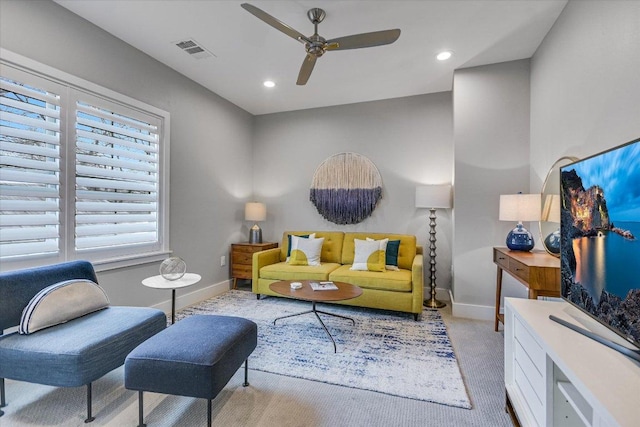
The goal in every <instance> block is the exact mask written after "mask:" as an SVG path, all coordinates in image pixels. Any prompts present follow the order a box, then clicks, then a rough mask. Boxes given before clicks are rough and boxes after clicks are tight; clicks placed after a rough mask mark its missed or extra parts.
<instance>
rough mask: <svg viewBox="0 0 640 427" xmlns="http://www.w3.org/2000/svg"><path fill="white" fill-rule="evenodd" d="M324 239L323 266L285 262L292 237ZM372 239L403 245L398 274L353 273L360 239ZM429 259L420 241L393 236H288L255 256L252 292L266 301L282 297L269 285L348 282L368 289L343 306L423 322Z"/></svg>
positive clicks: (338, 233) (324, 233) (329, 233)
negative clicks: (394, 313)
mask: <svg viewBox="0 0 640 427" xmlns="http://www.w3.org/2000/svg"><path fill="white" fill-rule="evenodd" d="M311 233H315V234H316V237H317V238H320V237H324V242H323V245H322V253H321V255H320V262H321V265H319V266H306V265H305V266H301V265H291V264H288V263H286V262H285V260H286V257H287V250H288V246H289V238H288V235H289V234H292V235H309V234H311ZM367 237H369V238H372V239H375V240H379V239H385V238H389V240H400V246H399V250H398V268H399V270H398V271H391V270H386V271H384V272H374V271H353V270H350V267H351V264H353V259H354V254H355V243H354V239H360V240H365V239H366V238H367ZM422 271H423V254H422V246H420V245H417V244H416V237H415V236H412V235H409V234H387V233H348V232H347V233H344V232H341V231H285V232H284V233H283V235H282V243H281V244H280V247H279V248H275V249H268V250H265V251H261V252H256V253H254V254H253V283H252V290H253V292H254V293H255V294H257V296H258V298H260V295H274V296H282V295H279V294H276V293H275V292H273V291H272V290H271V289H269V285H270V284H271V283H273V282H277V281H279V280H318V281H320V280H331V281H336V282H346V283H351V284H353V285H357V286H359V287H360V288H362V295H360V296H359V297H357V298H354V299H350V300H345V301H340V302H337V304H345V305H354V306H359V307H369V308H379V309H385V310H393V311H401V312H405V313H411V314H413V315H414V318H415V319H416V320H418V316H419V315H420V313H422V302H423V292H424V291H423V281H424V278H423V272H422Z"/></svg>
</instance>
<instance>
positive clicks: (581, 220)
mask: <svg viewBox="0 0 640 427" xmlns="http://www.w3.org/2000/svg"><path fill="white" fill-rule="evenodd" d="M560 196H561V207H560V262H561V293H562V297H563V298H564V299H565V300H566V301H568V302H569V303H571V304H572V305H573V306H574V307H577V308H579V309H580V310H581V311H582V312H585V313H588V314H589V316H581V317H582V318H583V319H586V321H584V320H583V321H582V322H581V323H582V324H583V326H586V329H584V328H581V327H579V326H577V325H575V324H572V323H569V322H566V321H564V320H562V319H559V318H557V317H555V316H554V317H553V320H555V321H558V322H559V323H562V324H563V325H565V326H567V327H570V328H571V329H573V330H575V331H577V332H580V333H583V334H584V335H587V336H589V337H590V338H593V339H595V340H596V341H599V342H601V343H602V344H604V345H607V346H609V347H611V348H614V349H615V350H617V351H620V352H621V353H623V354H625V355H627V356H629V357H631V358H633V359H635V360H638V361H640V138H639V139H636V140H634V141H630V142H628V143H626V144H623V145H620V146H618V147H615V148H613V149H610V150H607V151H605V152H602V153H599V154H596V155H594V156H591V157H589V158H586V159H583V160H579V161H577V162H574V163H571V164H569V165H566V166H563V167H562V168H561V169H560ZM579 317H580V316H579ZM579 317H578V318H579ZM593 320H597V322H594V321H593ZM601 325H604V326H605V327H602V326H601Z"/></svg>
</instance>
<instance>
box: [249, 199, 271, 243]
mask: <svg viewBox="0 0 640 427" xmlns="http://www.w3.org/2000/svg"><path fill="white" fill-rule="evenodd" d="M244 219H245V221H254V222H256V223H257V222H260V221H264V220H266V219H267V207H266V206H265V204H264V203H258V202H249V203H247V204H245V205H244ZM249 243H262V230H261V229H260V227H259V226H258V224H254V225H253V227H251V229H250V230H249Z"/></svg>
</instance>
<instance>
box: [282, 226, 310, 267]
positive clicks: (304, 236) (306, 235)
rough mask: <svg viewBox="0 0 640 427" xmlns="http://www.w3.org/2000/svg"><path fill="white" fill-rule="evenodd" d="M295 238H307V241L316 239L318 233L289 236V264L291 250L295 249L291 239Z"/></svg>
mask: <svg viewBox="0 0 640 427" xmlns="http://www.w3.org/2000/svg"><path fill="white" fill-rule="evenodd" d="M294 237H302V238H305V239H309V238H311V239H315V238H316V233H311V234H300V235H298V234H289V235H288V236H287V238H288V239H289V241H288V246H287V260H286V261H287V262H289V257H290V256H291V249H292V248H293V244H292V243H293V240H291V239H292V238H294Z"/></svg>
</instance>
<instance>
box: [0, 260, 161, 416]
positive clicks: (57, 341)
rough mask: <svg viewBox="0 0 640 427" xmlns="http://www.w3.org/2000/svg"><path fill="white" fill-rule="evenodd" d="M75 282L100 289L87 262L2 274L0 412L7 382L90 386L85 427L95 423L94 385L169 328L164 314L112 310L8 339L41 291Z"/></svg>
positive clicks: (142, 309) (139, 309)
mask: <svg viewBox="0 0 640 427" xmlns="http://www.w3.org/2000/svg"><path fill="white" fill-rule="evenodd" d="M70 279H85V280H89V281H92V282H95V283H97V277H96V274H95V271H94V269H93V266H92V265H91V263H89V262H87V261H72V262H66V263H60V264H55V265H51V266H45V267H37V268H31V269H24V270H17V271H11V272H4V273H0V408H2V407H4V406H6V398H5V381H4V380H5V378H7V379H13V380H18V381H26V382H32V383H38V384H47V385H52V386H56V387H78V386H83V385H86V386H87V419H86V420H85V422H91V421H93V419H94V417H93V416H92V413H91V409H92V408H91V383H92V382H93V381H95V380H97V379H98V378H100V377H102V376H103V375H105V374H106V373H107V372H109V371H111V370H113V369H115V368H117V367H119V366H121V365H122V364H123V363H124V360H125V358H126V356H127V354H129V352H131V350H133V349H134V348H135V347H136V346H138V344H140V343H142V342H143V341H145V340H146V339H148V338H149V337H151V336H153V335H155V334H156V333H158V332H160V331H161V330H163V329H164V328H165V327H166V324H167V320H166V316H165V314H164V313H163V312H162V311H160V310H156V309H152V308H146V307H115V306H108V307H106V308H103V309H100V310H98V311H94V312H91V313H89V314H85V315H83V316H81V317H77V318H75V319H72V320H69V321H66V322H64V323H61V324H57V325H55V326H51V327H47V328H44V329H41V330H38V331H36V332H33V333H30V334H26V335H25V334H21V333H18V332H17V331H16V332H9V333H5V330H7V329H10V328H14V327H16V326H18V325H19V324H20V323H21V317H22V313H23V310H24V309H25V307H26V306H27V305H29V304H30V302H32V299H33V298H34V296H36V295H37V294H39V293H40V294H42V292H40V291H41V290H43V289H44V288H48V287H49V286H51V285H53V284H56V283H60V282H64V281H68V280H70ZM32 305H33V303H32ZM2 415H3V413H2V410H0V416H2Z"/></svg>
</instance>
